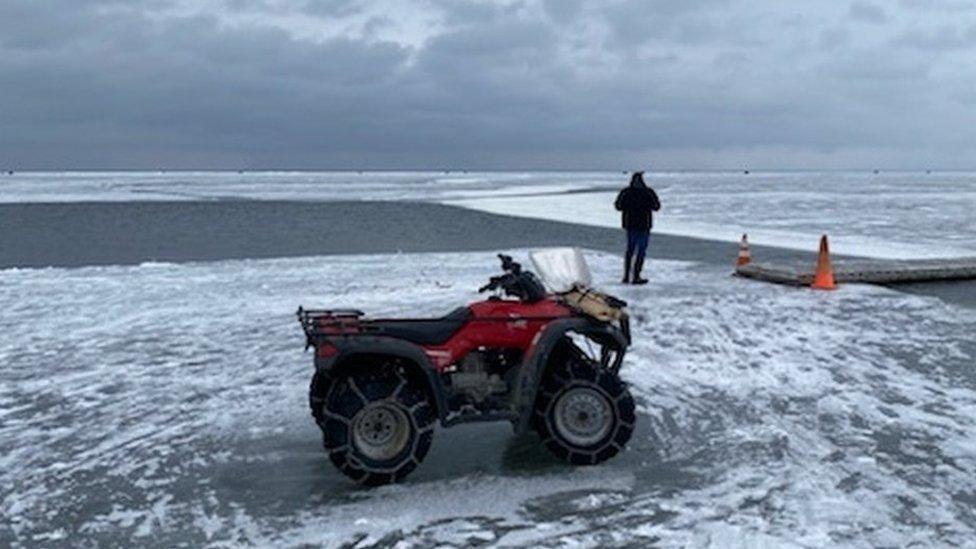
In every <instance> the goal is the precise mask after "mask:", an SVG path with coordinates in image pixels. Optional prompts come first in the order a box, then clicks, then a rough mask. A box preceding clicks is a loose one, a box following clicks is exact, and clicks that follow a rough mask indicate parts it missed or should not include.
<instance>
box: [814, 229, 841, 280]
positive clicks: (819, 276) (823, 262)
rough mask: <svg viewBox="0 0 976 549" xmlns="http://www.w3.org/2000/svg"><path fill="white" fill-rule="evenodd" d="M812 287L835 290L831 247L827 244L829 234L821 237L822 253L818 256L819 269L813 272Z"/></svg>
mask: <svg viewBox="0 0 976 549" xmlns="http://www.w3.org/2000/svg"><path fill="white" fill-rule="evenodd" d="M810 287H811V288H816V289H818V290H834V289H837V284H836V283H835V282H834V267H833V266H832V265H831V264H830V248H829V247H828V246H827V235H823V236H822V237H820V255H818V256H817V271H816V272H815V273H814V274H813V284H811V285H810Z"/></svg>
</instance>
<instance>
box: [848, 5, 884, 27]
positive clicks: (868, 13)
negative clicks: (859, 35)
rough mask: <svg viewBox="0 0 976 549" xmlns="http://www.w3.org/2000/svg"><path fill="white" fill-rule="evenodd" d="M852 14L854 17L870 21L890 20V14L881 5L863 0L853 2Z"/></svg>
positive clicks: (881, 21) (858, 19)
mask: <svg viewBox="0 0 976 549" xmlns="http://www.w3.org/2000/svg"><path fill="white" fill-rule="evenodd" d="M850 14H851V18H852V19H855V20H857V21H865V22H868V23H884V22H885V21H887V20H888V16H887V15H886V14H885V11H884V10H883V9H881V7H880V6H878V5H876V4H872V3H870V2H864V1H863V0H856V1H855V2H852V3H851V8H850Z"/></svg>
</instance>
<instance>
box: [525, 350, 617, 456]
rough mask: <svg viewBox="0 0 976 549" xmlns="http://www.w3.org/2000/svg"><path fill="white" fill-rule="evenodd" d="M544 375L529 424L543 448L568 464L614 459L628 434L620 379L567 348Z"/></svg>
mask: <svg viewBox="0 0 976 549" xmlns="http://www.w3.org/2000/svg"><path fill="white" fill-rule="evenodd" d="M567 347H568V348H566V349H564V351H565V352H562V353H559V354H558V355H557V356H555V357H554V358H555V360H554V361H553V363H552V364H551V365H550V367H549V369H548V370H547V371H546V373H545V375H544V377H543V379H542V384H541V387H540V389H539V394H538V397H537V399H536V404H535V410H534V413H533V425H534V427H535V430H536V432H538V433H539V436H540V437H541V438H542V441H543V443H545V445H546V448H548V449H549V450H550V451H551V452H552V453H553V454H555V455H556V457H558V458H560V459H563V460H565V461H568V462H569V463H572V464H574V465H595V464H597V463H601V462H603V461H606V460H608V459H610V458H611V457H613V456H615V455H617V453H619V452H620V451H621V450H623V449H624V446H625V445H626V444H627V442H628V441H629V440H630V436H631V435H632V434H633V432H634V421H635V415H634V399H633V397H632V396H631V394H630V391H629V390H628V389H627V386H626V385H625V384H624V382H623V381H622V380H621V379H620V377H619V376H618V375H617V374H616V373H614V372H611V371H610V370H608V369H607V368H603V367H601V366H600V365H599V363H597V362H595V361H593V360H591V359H589V358H588V357H587V356H586V355H584V354H583V353H582V352H580V351H579V350H578V349H577V348H575V347H571V346H567Z"/></svg>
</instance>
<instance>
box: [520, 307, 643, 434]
mask: <svg viewBox="0 0 976 549" xmlns="http://www.w3.org/2000/svg"><path fill="white" fill-rule="evenodd" d="M571 333H576V334H579V335H581V336H584V337H588V338H590V339H593V340H594V341H596V342H598V343H600V344H602V345H604V346H606V347H609V348H610V349H612V350H613V351H615V353H616V356H615V357H614V360H613V362H612V363H611V364H608V365H606V367H609V368H610V369H611V371H613V372H614V373H616V372H617V371H618V370H619V369H620V365H621V363H622V362H623V359H624V353H625V352H626V350H627V344H628V342H627V337H626V335H625V334H624V332H623V330H621V329H619V328H617V327H615V326H613V325H610V324H605V323H601V322H597V321H594V320H592V319H588V318H581V317H572V318H564V319H560V320H555V321H553V322H551V323H550V324H549V325H548V326H547V327H546V329H545V330H544V331H543V332H541V333H540V335H539V340H538V341H537V342H536V343H535V345H534V346H533V348H532V349H531V350H530V352H529V353H527V354H526V357H525V360H524V361H523V363H522V369H521V371H520V374H519V377H518V383H517V386H516V387H515V406H516V412H517V414H518V415H517V418H516V420H515V421H514V427H515V432H516V433H523V432H525V431H527V430H528V429H529V426H530V419H531V417H532V408H533V405H534V404H535V398H536V394H537V391H538V389H539V383H540V382H541V381H542V376H543V374H544V373H545V370H546V366H548V364H549V357H550V356H551V354H552V351H553V350H554V349H555V348H556V345H558V344H559V343H560V342H561V341H564V339H565V338H566V337H567V336H568V335H569V334H571Z"/></svg>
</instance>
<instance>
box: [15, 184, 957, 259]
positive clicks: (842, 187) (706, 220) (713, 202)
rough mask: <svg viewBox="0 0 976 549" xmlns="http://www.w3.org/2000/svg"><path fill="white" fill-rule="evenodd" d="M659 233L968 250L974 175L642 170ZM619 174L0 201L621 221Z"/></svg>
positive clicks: (47, 192) (151, 190)
mask: <svg viewBox="0 0 976 549" xmlns="http://www.w3.org/2000/svg"><path fill="white" fill-rule="evenodd" d="M647 178H648V181H649V182H650V184H651V185H652V186H654V187H655V188H656V189H657V191H658V193H659V194H660V195H661V200H662V202H663V209H662V211H661V213H660V215H659V216H658V217H657V220H656V227H657V230H658V231H659V232H662V233H670V234H680V235H688V236H696V237H701V238H708V239H715V240H723V241H729V242H732V241H737V240H738V239H739V238H740V237H741V235H742V234H743V233H748V234H749V235H750V237H752V240H753V241H754V242H756V243H765V244H770V245H775V246H784V247H789V248H796V249H801V250H813V249H815V248H816V245H817V241H818V239H819V237H820V235H821V234H824V233H826V234H829V235H830V236H831V237H832V244H833V248H834V251H836V252H838V253H845V254H852V255H861V256H872V257H884V258H931V257H962V256H973V255H976V216H974V215H973V214H972V212H973V211H974V210H976V174H972V173H932V174H926V173H882V174H871V173H837V172H798V173H791V172H783V173H766V172H764V173H756V172H754V173H751V174H748V175H746V174H742V173H713V172H704V173H650V174H648V175H647ZM626 182H627V175H626V174H623V173H620V172H549V173H542V172H470V173H468V172H458V171H452V172H446V171H440V172H362V173H360V172H318V173H316V172H245V173H237V172H185V173H179V172H169V173H161V172H144V173H126V172H121V173H113V172H108V173H77V172H76V173H26V174H15V175H13V176H8V175H0V203H3V202H7V203H11V202H51V201H53V202H75V201H86V200H111V201H138V200H221V199H235V198H247V199H257V200H330V201H334V200H422V201H433V202H442V203H447V204H454V205H459V206H464V207H467V208H473V209H477V210H483V211H488V212H492V213H500V214H508V215H518V216H524V217H533V218H541V219H554V220H559V221H568V222H573V223H584V224H590V225H598V226H606V227H617V226H618V219H617V215H616V212H614V211H613V209H612V202H613V194H614V193H615V192H616V189H618V188H620V187H621V186H622V185H624V184H626Z"/></svg>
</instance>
